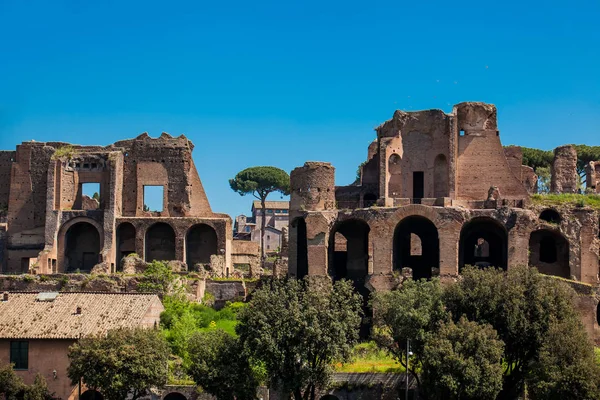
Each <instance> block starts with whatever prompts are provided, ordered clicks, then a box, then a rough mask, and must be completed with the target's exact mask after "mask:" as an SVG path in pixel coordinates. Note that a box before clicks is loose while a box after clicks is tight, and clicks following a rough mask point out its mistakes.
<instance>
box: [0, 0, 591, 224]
mask: <svg viewBox="0 0 600 400" xmlns="http://www.w3.org/2000/svg"><path fill="white" fill-rule="evenodd" d="M598 15H600V2H598V1H596V0H588V1H578V0H574V1H569V2H552V1H550V2H549V1H544V2H538V1H518V2H517V1H512V0H508V1H504V2H489V1H487V2H486V1H478V2H471V1H462V2H449V1H445V2H437V1H427V2H426V1H412V2H399V1H395V2H379V1H372V2H364V1H363V2H351V1H345V2H333V1H318V2H315V1H310V0H305V1H302V2H293V1H289V2H288V1H273V2H261V1H258V2H237V1H230V2H217V1H215V2H210V3H209V2H203V1H189V2H179V1H168V2H165V1H162V2H157V1H150V0H147V1H143V2H142V1H116V0H103V1H96V2H90V1H84V0H78V1H74V0H53V1H47V0H43V1H38V0H30V1H22V0H0V77H2V78H1V79H0V149H13V148H14V147H15V145H16V144H18V143H20V142H21V141H27V140H31V139H35V140H37V141H50V140H51V141H66V142H73V143H79V144H102V145H106V144H110V143H112V142H114V141H116V140H119V139H123V138H130V137H135V136H137V135H138V134H140V133H141V132H144V131H147V132H148V133H149V134H150V135H151V136H158V135H160V133H161V132H163V131H166V132H169V133H171V134H173V135H179V134H181V133H184V134H185V135H186V136H187V137H188V138H190V139H191V140H192V141H193V142H194V144H195V146H196V147H195V150H194V160H195V162H196V166H197V168H198V170H199V173H200V177H201V179H202V181H203V183H204V186H205V189H206V192H207V194H208V197H209V200H210V202H211V204H212V208H213V210H215V211H219V212H226V213H229V214H230V215H232V216H234V215H236V214H239V213H242V212H249V210H250V205H251V201H252V199H253V198H252V197H240V196H239V195H238V194H236V193H234V192H232V191H231V190H230V189H229V185H228V182H227V180H228V179H229V178H231V177H233V176H234V175H235V174H236V172H238V171H239V170H241V169H243V168H246V167H248V166H253V165H275V166H278V167H280V168H283V169H285V170H287V171H288V172H289V171H290V170H291V169H293V168H294V167H296V166H299V165H302V164H303V163H304V161H306V160H318V161H329V162H332V163H333V164H334V166H335V167H336V169H337V170H336V183H337V184H347V183H349V182H351V181H352V180H353V178H354V174H355V171H356V166H357V165H358V164H359V163H360V162H361V161H363V160H364V158H365V157H366V153H367V146H368V144H369V143H370V142H371V141H372V140H373V138H374V132H373V128H374V127H375V126H377V125H379V124H380V123H382V122H383V121H385V120H387V119H389V118H390V117H391V116H392V114H393V112H394V110H395V109H404V110H418V109H428V108H441V109H443V110H445V111H447V112H449V111H451V108H452V104H455V103H458V102H461V101H485V102H490V103H494V104H496V105H497V107H498V116H499V127H500V130H501V138H502V140H503V143H504V144H519V145H523V146H532V147H541V148H544V149H550V148H553V147H555V146H557V145H560V144H564V143H587V144H590V145H600V73H599V71H600V28H598V24H597V18H598ZM272 199H279V196H273V197H272Z"/></svg>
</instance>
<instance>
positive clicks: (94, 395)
mask: <svg viewBox="0 0 600 400" xmlns="http://www.w3.org/2000/svg"><path fill="white" fill-rule="evenodd" d="M81 400H104V396H102V395H101V394H100V392H98V391H96V390H86V391H85V392H83V393H82V394H81Z"/></svg>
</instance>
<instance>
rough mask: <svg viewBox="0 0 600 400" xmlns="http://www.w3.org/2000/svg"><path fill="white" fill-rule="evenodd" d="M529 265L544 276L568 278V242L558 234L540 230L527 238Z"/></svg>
mask: <svg viewBox="0 0 600 400" xmlns="http://www.w3.org/2000/svg"><path fill="white" fill-rule="evenodd" d="M529 265H530V266H532V267H536V268H537V269H538V271H540V272H541V273H542V274H546V275H554V276H560V277H562V278H569V277H570V275H571V274H570V268H569V241H568V240H567V239H566V238H565V237H564V236H563V235H561V234H560V233H558V232H554V231H550V230H547V229H540V230H537V231H534V232H532V233H531V236H530V237H529Z"/></svg>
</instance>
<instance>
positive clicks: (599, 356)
mask: <svg viewBox="0 0 600 400" xmlns="http://www.w3.org/2000/svg"><path fill="white" fill-rule="evenodd" d="M594 353H596V364H598V365H600V347H594Z"/></svg>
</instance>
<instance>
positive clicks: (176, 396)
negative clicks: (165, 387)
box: [163, 392, 187, 400]
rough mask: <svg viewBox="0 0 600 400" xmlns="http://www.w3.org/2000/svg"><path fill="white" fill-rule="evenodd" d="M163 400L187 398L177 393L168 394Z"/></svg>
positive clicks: (182, 399) (183, 399) (184, 399)
mask: <svg viewBox="0 0 600 400" xmlns="http://www.w3.org/2000/svg"><path fill="white" fill-rule="evenodd" d="M163 400H187V397H185V396H184V395H182V394H181V393H178V392H173V393H169V394H168V395H166V396H165V397H164V398H163Z"/></svg>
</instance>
